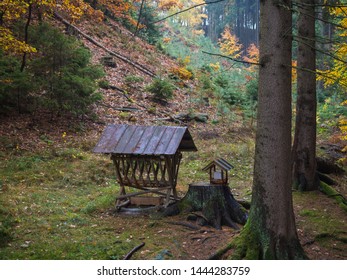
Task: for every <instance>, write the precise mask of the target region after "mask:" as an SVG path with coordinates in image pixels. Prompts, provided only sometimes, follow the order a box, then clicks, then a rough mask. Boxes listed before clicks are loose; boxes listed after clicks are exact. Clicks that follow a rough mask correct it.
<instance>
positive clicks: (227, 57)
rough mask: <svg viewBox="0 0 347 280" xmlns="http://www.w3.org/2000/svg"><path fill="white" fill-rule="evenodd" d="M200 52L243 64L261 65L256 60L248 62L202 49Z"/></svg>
mask: <svg viewBox="0 0 347 280" xmlns="http://www.w3.org/2000/svg"><path fill="white" fill-rule="evenodd" d="M202 53H205V54H208V55H213V56H218V57H222V58H226V59H230V60H232V61H235V62H239V63H243V64H249V65H258V66H259V65H262V64H261V63H258V62H248V61H244V60H239V59H236V58H233V57H230V56H226V55H222V54H218V53H210V52H206V51H202Z"/></svg>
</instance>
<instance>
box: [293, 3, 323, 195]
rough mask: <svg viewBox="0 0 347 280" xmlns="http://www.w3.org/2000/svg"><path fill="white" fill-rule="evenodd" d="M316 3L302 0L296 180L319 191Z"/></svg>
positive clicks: (298, 185) (304, 187)
mask: <svg viewBox="0 0 347 280" xmlns="http://www.w3.org/2000/svg"><path fill="white" fill-rule="evenodd" d="M300 4H303V5H300ZM314 4H315V0H299V17H298V38H300V39H299V43H298V70H297V71H298V72H297V73H298V74H297V87H298V91H297V92H298V97H297V103H296V123H295V137H294V144H293V183H294V185H295V187H296V188H298V189H299V190H301V191H312V190H317V189H318V186H319V179H318V176H317V173H316V166H317V164H316V114H317V113H316V112H317V105H316V104H317V98H316V75H315V70H316V52H315V6H314ZM306 69H307V70H308V71H306Z"/></svg>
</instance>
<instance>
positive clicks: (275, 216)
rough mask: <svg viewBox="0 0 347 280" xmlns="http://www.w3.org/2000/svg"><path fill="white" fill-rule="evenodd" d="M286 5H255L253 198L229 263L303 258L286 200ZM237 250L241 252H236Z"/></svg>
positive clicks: (288, 109)
mask: <svg viewBox="0 0 347 280" xmlns="http://www.w3.org/2000/svg"><path fill="white" fill-rule="evenodd" d="M291 30H292V15H291V1H289V0H283V1H281V2H278V1H274V0H268V1H261V2H260V63H261V66H260V69H259V92H258V94H259V97H258V115H257V132H256V148H255V165H254V178H253V192H252V203H251V209H250V215H249V219H248V222H247V224H246V226H245V228H244V229H243V231H242V232H241V234H240V236H239V238H238V241H236V242H237V244H238V248H237V250H236V252H238V254H239V255H238V256H236V255H235V258H253V259H302V258H305V255H304V252H303V250H302V248H301V245H300V242H299V239H298V235H297V232H296V226H295V218H294V213H293V204H292V194H291V162H292V161H291V40H292V38H291ZM239 249H241V250H239Z"/></svg>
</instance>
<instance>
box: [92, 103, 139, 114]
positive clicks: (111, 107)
mask: <svg viewBox="0 0 347 280" xmlns="http://www.w3.org/2000/svg"><path fill="white" fill-rule="evenodd" d="M97 104H98V105H100V106H102V107H105V108H109V109H113V110H116V111H122V112H137V111H142V109H138V108H135V107H114V106H111V105H107V104H104V103H101V102H97Z"/></svg>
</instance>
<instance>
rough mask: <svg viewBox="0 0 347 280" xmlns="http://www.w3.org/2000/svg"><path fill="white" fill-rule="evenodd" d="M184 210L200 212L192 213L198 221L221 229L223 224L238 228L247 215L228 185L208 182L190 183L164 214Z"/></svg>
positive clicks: (175, 213) (183, 211)
mask: <svg viewBox="0 0 347 280" xmlns="http://www.w3.org/2000/svg"><path fill="white" fill-rule="evenodd" d="M185 212H187V213H191V212H193V213H194V212H200V213H201V214H196V213H195V214H193V215H195V216H196V219H197V220H198V222H199V223H200V224H202V225H204V224H208V225H211V226H213V227H214V228H216V229H221V228H222V226H223V225H225V226H229V227H232V228H234V229H239V226H238V224H241V225H244V224H245V223H246V221H247V216H248V215H247V212H246V211H245V210H244V209H243V208H242V206H241V205H240V204H239V203H238V202H237V201H236V200H235V199H234V197H233V195H232V193H231V191H230V188H229V187H228V186H226V185H211V184H209V183H195V184H190V185H189V189H188V192H187V194H186V195H185V196H184V198H182V200H181V201H179V202H178V203H176V204H174V205H171V206H170V207H169V208H168V209H166V210H165V212H164V215H177V214H179V213H185Z"/></svg>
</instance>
